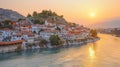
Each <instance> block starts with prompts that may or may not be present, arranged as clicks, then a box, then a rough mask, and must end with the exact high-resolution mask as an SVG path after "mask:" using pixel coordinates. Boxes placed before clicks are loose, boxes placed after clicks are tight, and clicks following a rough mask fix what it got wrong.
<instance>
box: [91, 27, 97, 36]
mask: <svg viewBox="0 0 120 67" xmlns="http://www.w3.org/2000/svg"><path fill="white" fill-rule="evenodd" d="M90 36H92V37H97V31H96V30H94V29H91V30H90Z"/></svg>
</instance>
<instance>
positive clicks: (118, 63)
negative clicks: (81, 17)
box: [0, 34, 120, 67]
mask: <svg viewBox="0 0 120 67" xmlns="http://www.w3.org/2000/svg"><path fill="white" fill-rule="evenodd" d="M99 37H100V38H101V39H100V40H99V41H97V42H95V43H89V44H86V45H82V46H72V47H69V48H60V49H40V50H38V49H37V50H28V51H24V52H18V53H7V54H0V67H120V38H118V37H114V36H111V35H107V34H99Z"/></svg>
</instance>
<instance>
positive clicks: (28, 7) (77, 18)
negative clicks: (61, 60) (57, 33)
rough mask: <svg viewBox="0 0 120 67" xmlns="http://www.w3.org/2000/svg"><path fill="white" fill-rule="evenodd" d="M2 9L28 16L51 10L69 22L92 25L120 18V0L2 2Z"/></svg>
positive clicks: (10, 0) (24, 0) (4, 0)
mask: <svg viewBox="0 0 120 67" xmlns="http://www.w3.org/2000/svg"><path fill="white" fill-rule="evenodd" d="M0 8H5V9H12V10H15V11H17V12H19V13H20V14H22V15H24V16H26V15H27V14H28V13H30V14H31V13H32V12H33V11H37V12H41V11H42V10H44V9H48V10H49V9H51V10H52V11H55V12H56V13H58V14H59V15H64V18H65V19H66V20H67V21H69V22H76V23H79V24H92V23H96V22H100V21H103V20H105V19H110V18H116V17H120V0H0Z"/></svg>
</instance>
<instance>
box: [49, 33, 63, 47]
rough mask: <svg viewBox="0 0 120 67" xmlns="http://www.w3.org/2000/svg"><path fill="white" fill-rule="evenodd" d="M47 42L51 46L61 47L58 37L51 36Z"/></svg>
mask: <svg viewBox="0 0 120 67" xmlns="http://www.w3.org/2000/svg"><path fill="white" fill-rule="evenodd" d="M49 40H50V43H51V45H52V46H59V45H62V40H61V39H60V38H59V36H58V35H51V36H50V38H49Z"/></svg>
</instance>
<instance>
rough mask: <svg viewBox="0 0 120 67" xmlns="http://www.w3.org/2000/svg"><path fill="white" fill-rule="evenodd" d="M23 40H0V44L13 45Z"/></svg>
mask: <svg viewBox="0 0 120 67" xmlns="http://www.w3.org/2000/svg"><path fill="white" fill-rule="evenodd" d="M22 42H24V40H16V41H10V42H0V46H8V45H14V44H17V43H22Z"/></svg>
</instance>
